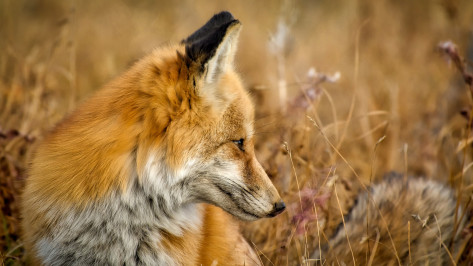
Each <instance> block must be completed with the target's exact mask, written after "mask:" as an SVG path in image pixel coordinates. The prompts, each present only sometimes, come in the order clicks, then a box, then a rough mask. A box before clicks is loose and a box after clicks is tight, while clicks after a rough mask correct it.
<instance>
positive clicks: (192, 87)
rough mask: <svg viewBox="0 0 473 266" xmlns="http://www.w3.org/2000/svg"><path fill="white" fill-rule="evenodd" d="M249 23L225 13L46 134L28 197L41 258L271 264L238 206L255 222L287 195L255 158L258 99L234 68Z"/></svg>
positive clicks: (26, 222)
mask: <svg viewBox="0 0 473 266" xmlns="http://www.w3.org/2000/svg"><path fill="white" fill-rule="evenodd" d="M240 29H241V24H240V22H239V21H238V20H236V19H234V18H233V16H232V15H231V14H230V13H228V12H222V13H219V14H216V15H215V16H213V17H212V18H211V19H210V20H209V21H208V22H207V23H206V24H205V25H204V26H203V27H202V28H200V29H199V30H197V31H196V32H195V33H193V34H192V35H190V36H189V37H188V38H186V39H185V40H183V41H182V42H181V43H180V44H177V45H168V46H164V47H161V48H159V49H157V50H155V51H154V52H153V53H152V54H151V55H149V56H147V57H145V58H143V59H141V60H140V61H138V62H137V63H136V64H135V65H134V66H133V67H131V69H129V70H128V71H127V72H126V73H124V74H123V75H121V76H120V77H118V78H117V79H115V80H114V81H112V82H110V83H109V84H108V85H106V86H105V87H104V88H103V89H101V90H99V91H98V92H97V93H96V94H95V95H94V96H93V97H92V98H90V99H89V100H87V101H85V102H84V103H83V104H81V105H80V106H79V107H78V108H77V110H75V111H74V112H73V113H72V114H71V115H69V116H68V117H67V118H65V119H64V120H63V121H62V122H61V123H59V124H58V125H57V126H56V127H55V128H54V129H53V130H52V131H51V132H50V133H49V134H48V135H47V136H46V137H45V139H44V141H43V142H42V144H40V146H39V147H38V149H37V153H36V155H35V157H34V159H33V161H32V164H31V169H30V176H29V178H28V180H27V182H26V188H25V191H24V194H23V203H22V216H23V222H22V227H23V230H24V241H25V246H26V249H27V252H28V254H29V257H31V260H32V262H33V263H35V264H44V265H211V264H212V265H216V264H219V265H222V264H225V265H227V264H228V265H238V264H241V265H243V264H246V265H252V264H259V263H260V262H259V261H258V257H257V256H256V255H255V253H254V251H253V250H252V248H251V247H250V246H249V245H248V243H247V242H246V241H245V240H244V239H243V238H242V236H241V235H240V234H239V232H238V226H237V223H236V221H234V220H233V217H232V216H230V215H229V214H231V215H233V216H235V217H237V218H239V219H242V220H247V221H251V220H256V219H260V218H264V217H273V216H276V215H278V214H279V213H281V212H282V211H284V209H285V204H284V202H283V201H282V199H281V197H280V196H279V194H278V192H277V190H276V188H275V187H274V186H273V184H272V182H271V181H270V179H269V178H268V176H267V175H266V173H265V171H264V170H263V168H262V166H261V165H260V163H259V162H258V161H257V159H256V157H255V153H254V147H253V145H254V144H253V134H254V133H253V122H254V121H253V120H254V114H253V112H254V107H253V105H252V102H251V100H250V98H249V96H248V94H247V92H246V91H245V89H244V88H243V85H242V82H241V81H240V78H239V76H238V74H237V73H236V72H235V71H234V69H233V61H234V56H235V51H236V48H237V40H238V35H239V32H240ZM207 204H210V205H207ZM215 206H217V207H218V208H217V207H215Z"/></svg>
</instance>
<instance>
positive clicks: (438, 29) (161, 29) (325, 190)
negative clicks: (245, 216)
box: [0, 0, 473, 265]
mask: <svg viewBox="0 0 473 266" xmlns="http://www.w3.org/2000/svg"><path fill="white" fill-rule="evenodd" d="M223 9H226V10H229V11H231V12H232V13H233V14H234V16H235V17H237V18H239V19H240V20H241V21H242V22H243V24H244V29H243V31H242V39H241V41H240V48H239V52H238V59H237V63H238V66H239V70H240V71H241V72H242V74H243V76H244V77H246V83H247V85H248V87H249V88H250V89H251V92H252V94H253V96H254V98H255V101H256V102H257V106H258V108H257V117H258V121H257V124H256V128H257V131H258V133H257V138H258V140H257V150H258V157H259V159H260V161H261V162H262V164H263V166H264V167H265V169H266V171H267V172H268V174H269V175H270V176H271V178H272V179H273V181H274V183H275V184H276V185H277V187H278V189H279V190H280V191H281V194H282V196H283V198H284V199H285V201H286V203H287V205H288V209H287V211H286V212H285V213H284V214H282V215H280V216H278V217H277V218H275V219H270V220H269V219H268V220H262V221H258V222H254V223H249V224H245V225H243V228H244V232H245V235H246V236H247V238H248V239H249V240H250V241H252V242H253V243H254V245H255V247H256V248H257V250H258V251H259V252H260V253H261V259H262V260H263V262H264V263H265V264H268V265H273V264H274V265H286V264H289V265H292V264H303V265H309V264H311V265H314V264H317V265H319V264H320V262H319V261H317V260H308V258H309V256H310V254H312V252H313V250H314V249H316V248H317V247H319V245H323V244H324V243H325V242H326V239H327V238H329V237H330V235H331V234H332V232H333V230H334V229H335V227H336V226H337V225H338V224H339V223H340V222H341V221H342V216H341V213H342V214H344V213H346V212H347V210H348V209H349V207H350V206H352V205H353V201H354V197H355V195H357V194H358V193H359V191H360V190H363V189H364V188H365V187H366V186H367V185H369V184H370V182H375V181H377V180H379V179H380V178H381V177H382V176H383V175H384V173H386V172H389V171H392V170H394V171H398V172H401V173H404V174H405V175H406V177H407V176H408V175H412V176H427V177H429V178H432V179H435V180H439V181H441V182H443V183H445V184H449V185H451V186H452V187H454V188H455V190H456V192H457V195H458V198H459V201H458V202H459V205H460V204H462V205H463V206H467V205H468V208H466V209H467V211H468V212H469V211H470V208H469V201H470V198H471V194H472V191H473V174H472V173H473V169H471V166H472V162H473V161H472V155H473V153H472V152H473V150H472V147H471V142H472V136H471V129H470V128H471V126H470V125H471V119H468V118H470V117H472V116H471V113H472V112H470V110H471V108H472V105H473V102H472V97H471V95H470V94H469V93H470V92H469V90H468V87H467V86H466V85H465V84H464V82H463V80H462V76H461V75H460V74H459V73H457V72H456V70H455V68H454V67H449V65H448V64H447V63H445V60H444V59H445V58H444V57H442V54H441V53H439V52H438V50H437V49H436V46H437V44H438V43H439V42H440V41H444V40H452V41H454V42H455V43H456V44H457V45H458V49H459V53H460V54H462V55H464V56H465V57H466V58H467V59H468V60H470V61H473V54H472V53H473V33H472V27H473V21H472V19H471V18H473V2H472V1H469V0H441V1H428V0H418V1H409V0H401V1H388V0H380V1H351V0H331V1H329V0H326V1H296V0H294V1H289V0H288V1H283V0H281V1H258V2H255V1H250V0H244V1H237V0H231V1H222V2H214V1H210V0H207V1H198V2H194V1H184V2H181V3H180V4H179V5H177V4H173V3H171V2H169V3H168V2H166V1H151V0H149V1H141V2H139V3H138V2H134V1H129V0H122V1H113V2H112V1H88V2H84V1H77V0H71V1H67V2H66V1H59V0H58V1H54V0H50V1H46V0H43V1H40V0H36V1H26V0H24V1H16V0H5V1H2V2H1V3H0V147H1V148H0V208H1V209H2V216H1V220H0V225H1V226H0V254H1V257H2V259H3V263H5V264H7V265H10V264H21V262H22V258H23V257H22V247H21V240H19V234H20V232H19V228H18V219H19V217H18V200H19V191H20V190H21V185H22V180H24V178H25V177H26V171H25V170H26V168H27V162H28V160H29V158H30V157H31V153H32V151H34V145H35V143H37V142H38V141H39V140H41V138H42V136H43V135H44V134H45V132H46V131H47V130H48V129H49V128H51V127H52V126H53V125H54V124H55V123H56V122H57V121H59V120H60V119H61V118H62V117H64V116H65V115H66V114H67V113H68V112H69V111H70V110H72V109H73V108H74V106H75V105H76V104H77V103H78V102H80V101H81V100H83V99H85V98H86V97H87V96H88V95H90V94H91V93H92V92H93V91H94V90H96V89H98V88H100V86H101V85H103V84H104V83H105V82H107V81H108V80H110V79H111V78H113V77H115V76H117V75H119V74H120V72H122V71H123V70H124V69H126V68H127V67H128V66H129V65H130V64H131V63H132V62H133V61H134V60H136V59H138V58H139V57H140V56H142V55H144V54H146V53H148V52H149V51H151V50H152V49H153V48H154V47H156V46H159V45H161V44H163V43H166V42H168V41H173V42H175V41H179V40H181V39H182V38H183V37H185V36H187V35H188V34H189V33H191V32H192V31H193V30H195V29H196V25H200V24H202V23H203V22H205V21H206V20H207V19H208V18H209V17H210V16H211V15H212V14H214V13H216V12H217V11H220V10H223ZM278 25H279V26H278ZM281 25H282V26H281ZM271 36H272V37H271ZM312 67H316V68H317V69H318V70H323V72H324V73H329V74H330V75H324V74H321V73H317V72H316V71H314V70H312V71H310V69H311V68H312ZM466 70H467V71H470V70H471V69H469V68H467V69H466ZM335 72H339V73H340V74H341V78H340V79H339V80H338V81H337V82H330V81H335V80H333V78H334V77H333V76H332V73H335ZM462 114H463V115H462ZM465 117H466V118H467V119H465ZM335 192H336V195H337V197H335ZM464 213H465V212H464ZM458 220H459V218H458ZM471 226H472V224H470V223H469V224H468V228H471ZM456 230H462V229H461V228H458V229H456ZM463 235H464V236H465V239H466V240H465V241H463V242H462V245H461V247H460V248H459V250H453V251H452V254H459V253H461V254H460V255H456V256H455V257H454V259H455V262H456V263H458V264H467V262H468V261H471V260H473V240H472V238H471V232H470V231H467V230H465V232H464V233H463ZM409 243H410V242H409ZM446 245H447V247H449V248H450V247H451V245H449V243H446ZM373 248H374V250H376V246H375V247H373ZM409 248H410V249H412V248H414V247H413V246H412V245H411V246H410V247H409Z"/></svg>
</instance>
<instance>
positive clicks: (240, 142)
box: [232, 139, 245, 151]
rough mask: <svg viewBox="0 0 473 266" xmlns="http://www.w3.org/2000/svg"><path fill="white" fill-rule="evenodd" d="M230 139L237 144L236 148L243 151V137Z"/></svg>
mask: <svg viewBox="0 0 473 266" xmlns="http://www.w3.org/2000/svg"><path fill="white" fill-rule="evenodd" d="M232 141H233V143H235V145H237V147H238V149H240V150H241V151H245V148H244V142H245V140H244V139H239V140H232Z"/></svg>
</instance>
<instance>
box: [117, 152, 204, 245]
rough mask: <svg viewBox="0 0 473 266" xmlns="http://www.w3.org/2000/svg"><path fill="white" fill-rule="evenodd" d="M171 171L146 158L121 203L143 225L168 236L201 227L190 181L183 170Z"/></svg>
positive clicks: (160, 163)
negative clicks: (153, 226)
mask: <svg viewBox="0 0 473 266" xmlns="http://www.w3.org/2000/svg"><path fill="white" fill-rule="evenodd" d="M191 164H192V163H188V164H187V165H186V167H184V168H183V170H180V171H177V172H175V171H171V170H170V169H169V168H168V167H166V166H165V163H164V161H163V160H161V158H159V157H158V156H150V158H149V159H148V162H147V163H146V166H145V169H144V171H143V172H142V174H141V176H140V177H136V178H134V179H133V180H132V184H131V185H130V186H128V190H127V191H126V193H124V194H123V195H122V201H123V202H124V203H125V205H127V206H126V207H128V208H130V209H131V210H135V211H136V212H137V215H138V216H140V218H142V219H144V220H145V221H146V220H148V219H151V220H150V221H149V222H150V223H152V224H154V225H157V226H158V227H159V228H160V229H161V230H164V231H166V232H168V233H170V234H172V235H175V236H181V235H182V233H183V232H184V231H188V230H196V229H198V228H200V226H201V223H202V216H203V215H202V210H201V207H200V206H198V205H199V204H198V203H197V202H195V200H194V199H193V197H192V195H191V193H190V192H189V191H190V186H192V178H191V176H190V175H189V174H188V171H187V170H186V169H188V168H189V166H190V165H191Z"/></svg>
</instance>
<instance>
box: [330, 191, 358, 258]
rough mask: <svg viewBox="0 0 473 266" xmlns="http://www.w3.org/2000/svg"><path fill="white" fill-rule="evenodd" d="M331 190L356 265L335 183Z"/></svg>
mask: <svg viewBox="0 0 473 266" xmlns="http://www.w3.org/2000/svg"><path fill="white" fill-rule="evenodd" d="M333 190H334V192H335V198H336V199H337V204H338V209H339V210H340V215H341V216H342V222H343V228H344V229H345V236H346V237H347V241H348V247H349V248H350V252H351V257H352V258H353V265H356V260H355V255H354V254H353V249H352V248H351V243H350V238H349V237H348V231H347V227H346V224H345V217H344V215H343V210H342V205H341V204H340V199H339V198H338V193H337V186H336V185H334V186H333Z"/></svg>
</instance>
